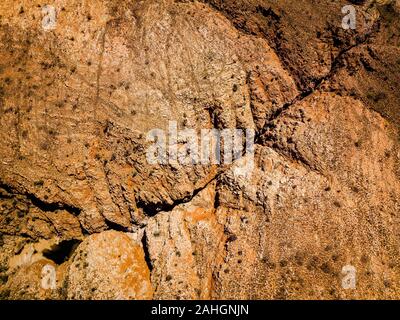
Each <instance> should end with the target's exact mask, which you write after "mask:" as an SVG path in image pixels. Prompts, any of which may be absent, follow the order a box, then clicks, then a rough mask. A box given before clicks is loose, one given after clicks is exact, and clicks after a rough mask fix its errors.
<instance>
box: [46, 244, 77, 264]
mask: <svg viewBox="0 0 400 320" xmlns="http://www.w3.org/2000/svg"><path fill="white" fill-rule="evenodd" d="M81 242H82V241H81V240H76V239H72V240H64V241H61V242H60V243H58V244H55V245H53V246H52V247H51V248H50V249H45V250H43V256H44V257H45V258H47V259H50V260H51V261H53V262H54V263H56V264H62V263H63V262H65V261H67V260H68V259H69V258H70V257H71V256H72V254H73V253H74V251H75V249H76V248H77V247H78V245H79V244H80V243H81Z"/></svg>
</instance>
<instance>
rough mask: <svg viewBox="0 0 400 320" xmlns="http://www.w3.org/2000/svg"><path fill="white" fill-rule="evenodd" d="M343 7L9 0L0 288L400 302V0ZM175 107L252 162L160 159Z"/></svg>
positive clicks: (1, 32)
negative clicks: (352, 16)
mask: <svg viewBox="0 0 400 320" xmlns="http://www.w3.org/2000/svg"><path fill="white" fill-rule="evenodd" d="M354 2H355V1H354ZM317 4H318V5H317ZM346 4H349V3H348V2H346V1H334V2H332V1H313V0H307V1H305V0H304V1H268V0H252V1H222V2H221V1H200V2H198V1H173V0H151V1H124V2H121V1H117V0H95V1H90V2H81V1H75V0H73V1H63V0H59V1H55V2H54V4H53V5H52V7H51V8H50V9H49V8H48V7H47V9H46V10H44V11H43V9H44V8H45V5H47V3H45V2H42V1H34V2H33V1H22V2H18V3H15V2H13V1H9V0H6V1H3V3H2V4H0V56H1V57H2V59H1V61H0V124H1V129H0V138H1V141H2V143H1V145H0V232H1V233H0V295H1V297H2V298H5V299H294V298H302V299H304V298H314V299H337V298H340V299H349V298H351V299H353V298H355V299H377V298H388V299H391V298H398V297H399V289H400V287H399V286H400V282H399V281H400V278H399V276H398V275H399V271H400V270H399V257H400V255H399V249H398V248H399V239H400V238H399V225H400V224H399V221H398V220H399V212H400V210H399V209H400V196H399V194H400V185H399V174H400V168H399V164H400V150H399V139H398V125H399V123H400V122H399V121H400V118H399V116H398V110H399V103H400V96H399V92H400V90H398V89H399V85H398V84H399V80H400V79H399V74H400V64H399V61H398V57H399V51H398V50H399V49H398V44H399V39H400V37H399V30H400V28H399V24H400V22H399V14H400V6H399V2H398V1H357V3H354V4H353V5H354V6H355V8H356V10H357V11H356V12H357V28H356V29H355V30H344V29H343V28H342V27H341V21H342V17H343V14H342V12H341V8H342V7H343V6H344V5H346ZM52 8H53V9H54V10H55V12H56V15H55V16H54V17H53V18H55V20H54V21H50V22H54V24H53V25H51V24H50V26H49V25H48V23H49V21H48V20H46V19H47V18H49V12H51V10H53V9H52ZM49 10H50V11H49ZM171 121H172V122H173V123H176V125H177V129H178V130H181V129H184V128H191V129H194V130H195V132H198V133H199V132H201V129H227V128H231V129H232V128H237V129H242V130H244V129H253V130H254V131H255V147H254V149H255V152H254V157H248V156H244V157H242V158H241V159H239V160H237V161H236V162H234V163H233V164H224V165H218V164H215V163H196V164H189V165H188V164H182V163H178V162H173V163H171V162H169V163H163V164H151V163H149V161H148V159H147V158H146V152H147V150H148V147H149V145H150V141H149V139H148V133H149V132H150V131H151V130H153V129H157V128H158V129H162V130H165V131H167V130H168V129H170V128H171ZM174 145H175V146H176V147H177V150H181V149H182V148H183V141H181V140H180V139H178V140H177V141H175V142H174ZM247 165H251V166H250V167H248V166H247ZM245 168H248V169H251V170H245ZM348 266H351V267H352V268H354V270H355V274H356V279H357V280H356V287H355V288H350V289H346V288H345V287H344V286H343V277H344V276H345V274H344V273H343V272H346V271H345V270H346V267H348ZM343 270H344V271H343Z"/></svg>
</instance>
